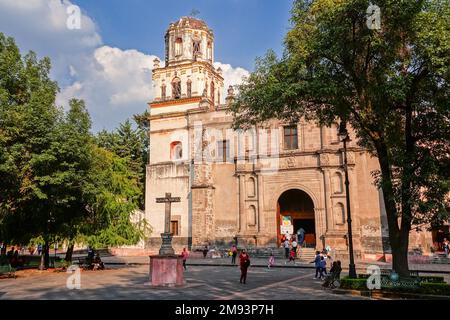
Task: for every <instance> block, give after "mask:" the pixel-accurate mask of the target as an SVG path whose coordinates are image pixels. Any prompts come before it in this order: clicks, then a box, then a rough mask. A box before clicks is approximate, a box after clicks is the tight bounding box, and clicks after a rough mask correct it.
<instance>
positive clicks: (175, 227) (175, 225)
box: [170, 220, 179, 236]
mask: <svg viewBox="0 0 450 320" xmlns="http://www.w3.org/2000/svg"><path fill="white" fill-rule="evenodd" d="M170 233H171V234H172V235H174V236H178V235H179V233H178V220H172V221H170Z"/></svg>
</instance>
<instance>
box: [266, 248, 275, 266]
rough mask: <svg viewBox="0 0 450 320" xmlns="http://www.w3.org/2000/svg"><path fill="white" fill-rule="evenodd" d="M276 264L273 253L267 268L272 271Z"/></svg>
mask: <svg viewBox="0 0 450 320" xmlns="http://www.w3.org/2000/svg"><path fill="white" fill-rule="evenodd" d="M274 264H275V257H274V256H273V252H271V253H270V257H269V264H268V265H267V268H269V269H270V267H272V266H273V265H274Z"/></svg>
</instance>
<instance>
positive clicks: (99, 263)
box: [92, 252, 105, 270]
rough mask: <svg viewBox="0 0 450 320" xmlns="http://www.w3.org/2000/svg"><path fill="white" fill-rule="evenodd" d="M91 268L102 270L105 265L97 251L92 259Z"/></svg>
mask: <svg viewBox="0 0 450 320" xmlns="http://www.w3.org/2000/svg"><path fill="white" fill-rule="evenodd" d="M92 269H93V270H103V269H105V265H104V264H103V262H102V259H101V258H100V254H99V253H98V252H97V255H96V256H95V258H94V260H93V268H92Z"/></svg>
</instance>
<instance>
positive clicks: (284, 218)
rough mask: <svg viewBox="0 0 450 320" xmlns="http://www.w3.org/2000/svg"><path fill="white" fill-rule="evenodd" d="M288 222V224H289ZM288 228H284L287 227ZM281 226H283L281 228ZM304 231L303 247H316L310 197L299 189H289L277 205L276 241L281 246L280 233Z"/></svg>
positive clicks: (312, 208) (312, 206)
mask: <svg viewBox="0 0 450 320" xmlns="http://www.w3.org/2000/svg"><path fill="white" fill-rule="evenodd" d="M289 221H290V222H289ZM289 223H290V225H291V226H290V227H286V225H289ZM283 224H284V225H285V226H284V227H283ZM300 228H303V230H305V241H304V246H306V247H315V246H316V227H315V216H314V203H313V201H312V199H311V197H310V196H309V195H308V194H307V193H306V192H304V191H302V190H299V189H290V190H287V191H285V192H283V193H282V194H281V196H280V198H279V199H278V204H277V239H278V245H280V244H281V235H282V231H286V230H290V231H289V232H290V233H294V234H296V233H297V231H298V229H300Z"/></svg>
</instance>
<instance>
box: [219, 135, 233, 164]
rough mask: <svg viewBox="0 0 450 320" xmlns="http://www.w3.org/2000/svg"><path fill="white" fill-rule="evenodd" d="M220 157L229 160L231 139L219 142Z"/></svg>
mask: <svg viewBox="0 0 450 320" xmlns="http://www.w3.org/2000/svg"><path fill="white" fill-rule="evenodd" d="M217 150H218V153H217V154H218V157H217V158H218V159H219V160H221V161H222V162H227V160H228V159H229V158H230V140H223V141H219V142H217Z"/></svg>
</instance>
